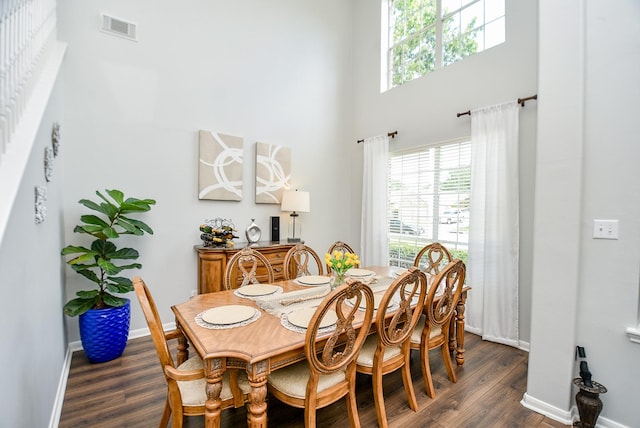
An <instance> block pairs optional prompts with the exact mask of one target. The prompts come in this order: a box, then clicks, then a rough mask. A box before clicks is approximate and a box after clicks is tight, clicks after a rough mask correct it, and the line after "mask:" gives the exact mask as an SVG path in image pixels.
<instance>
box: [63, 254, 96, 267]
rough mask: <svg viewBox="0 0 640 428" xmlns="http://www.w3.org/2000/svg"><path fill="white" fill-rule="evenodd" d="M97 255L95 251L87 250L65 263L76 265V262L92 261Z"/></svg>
mask: <svg viewBox="0 0 640 428" xmlns="http://www.w3.org/2000/svg"><path fill="white" fill-rule="evenodd" d="M97 255H98V254H96V253H93V252H88V253H86V254H82V255H80V256H78V257H75V258H73V259H71V260H69V261H67V263H68V264H70V265H78V264H81V263H85V262H88V261H94V260H95V258H96V256H97Z"/></svg>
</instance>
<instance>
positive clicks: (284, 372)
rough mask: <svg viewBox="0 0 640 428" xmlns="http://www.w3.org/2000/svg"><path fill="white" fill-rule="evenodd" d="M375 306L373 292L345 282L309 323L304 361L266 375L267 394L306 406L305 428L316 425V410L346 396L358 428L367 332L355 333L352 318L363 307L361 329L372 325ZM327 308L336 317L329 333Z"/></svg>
mask: <svg viewBox="0 0 640 428" xmlns="http://www.w3.org/2000/svg"><path fill="white" fill-rule="evenodd" d="M347 301H348V302H349V303H350V304H347V303H346V302H347ZM373 305H374V298H373V292H372V291H371V288H369V287H368V286H366V285H364V284H363V283H362V282H360V281H357V280H355V279H349V280H347V283H345V284H344V285H342V286H340V287H337V288H336V289H335V290H333V291H332V292H331V293H330V294H329V295H327V296H326V297H325V298H324V300H323V301H322V303H321V304H320V305H319V306H318V308H317V309H316V310H315V312H314V315H313V317H312V318H311V320H310V321H309V325H308V328H307V331H306V334H305V345H304V353H305V355H306V359H305V360H304V361H301V362H299V363H296V364H294V365H292V366H288V367H284V368H282V369H279V370H276V371H274V372H272V373H271V374H270V375H269V376H268V377H267V386H268V390H269V392H271V394H272V395H273V396H274V397H276V398H277V399H279V400H281V401H282V402H284V403H286V404H288V405H290V406H293V407H297V408H304V424H305V427H308V428H311V427H315V426H316V410H317V409H319V408H322V407H326V406H328V405H330V404H332V403H335V402H336V401H338V400H340V399H341V398H343V397H346V400H347V413H348V415H349V423H350V424H351V426H352V427H360V418H359V417H358V406H357V404H356V390H355V385H356V372H355V360H356V357H357V355H358V352H359V351H360V348H361V347H362V344H363V343H364V341H365V338H366V336H367V334H368V329H367V328H361V329H359V330H356V327H354V320H355V318H356V314H357V312H358V311H359V310H360V309H359V308H360V307H363V308H364V320H363V325H369V324H371V321H372V319H373ZM329 310H335V313H336V316H337V321H336V323H335V329H334V330H333V331H332V332H330V333H329V332H324V331H321V325H322V324H321V323H322V322H323V320H324V318H325V317H326V315H327V312H328V311H329ZM326 328H327V327H324V329H326ZM324 329H323V330H324Z"/></svg>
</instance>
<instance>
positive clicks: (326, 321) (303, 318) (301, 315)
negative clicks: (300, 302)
mask: <svg viewBox="0 0 640 428" xmlns="http://www.w3.org/2000/svg"><path fill="white" fill-rule="evenodd" d="M315 312H316V308H304V309H300V310H298V311H295V312H291V313H290V314H289V315H287V319H288V320H289V322H290V323H291V324H293V325H295V326H296V327H301V328H307V327H309V321H311V318H313V314H315ZM337 320H338V316H337V315H336V312H335V311H334V310H333V309H329V310H328V311H327V313H326V314H325V315H324V318H323V319H322V321H321V322H320V328H323V327H329V326H332V325H334V324H335V323H336V321H337Z"/></svg>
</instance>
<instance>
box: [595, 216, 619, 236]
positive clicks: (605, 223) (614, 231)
mask: <svg viewBox="0 0 640 428" xmlns="http://www.w3.org/2000/svg"><path fill="white" fill-rule="evenodd" d="M593 238H594V239H618V220H597V219H596V220H593Z"/></svg>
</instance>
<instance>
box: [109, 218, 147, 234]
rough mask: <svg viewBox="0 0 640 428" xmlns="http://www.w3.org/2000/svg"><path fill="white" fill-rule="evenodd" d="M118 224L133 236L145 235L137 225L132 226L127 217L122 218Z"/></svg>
mask: <svg viewBox="0 0 640 428" xmlns="http://www.w3.org/2000/svg"><path fill="white" fill-rule="evenodd" d="M116 224H117V225H118V226H120V227H122V228H123V229H124V230H126V231H127V233H131V234H133V235H144V232H143V231H142V230H140V229H139V228H137V227H136V226H135V225H133V224H131V222H129V221H128V219H127V218H126V217H123V216H120V217H118V219H117V220H116Z"/></svg>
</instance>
